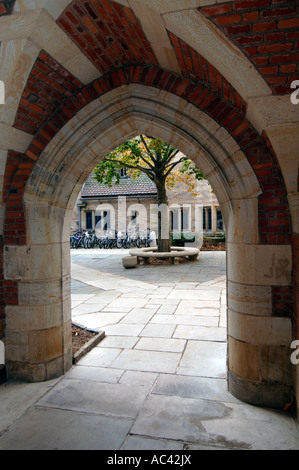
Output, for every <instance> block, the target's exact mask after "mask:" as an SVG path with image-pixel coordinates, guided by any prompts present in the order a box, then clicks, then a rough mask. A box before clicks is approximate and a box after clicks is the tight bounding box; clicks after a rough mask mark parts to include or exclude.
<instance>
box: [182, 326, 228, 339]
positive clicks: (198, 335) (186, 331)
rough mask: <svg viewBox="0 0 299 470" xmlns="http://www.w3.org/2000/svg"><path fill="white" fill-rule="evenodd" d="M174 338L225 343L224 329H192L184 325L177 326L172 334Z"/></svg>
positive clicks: (193, 327)
mask: <svg viewBox="0 0 299 470" xmlns="http://www.w3.org/2000/svg"><path fill="white" fill-rule="evenodd" d="M173 337H174V338H185V339H198V340H199V341H223V342H224V341H226V339H227V333H226V328H219V327H212V326H197V325H194V326H192V327H190V326H186V325H178V326H177V328H176V330H175V332H174V334H173Z"/></svg>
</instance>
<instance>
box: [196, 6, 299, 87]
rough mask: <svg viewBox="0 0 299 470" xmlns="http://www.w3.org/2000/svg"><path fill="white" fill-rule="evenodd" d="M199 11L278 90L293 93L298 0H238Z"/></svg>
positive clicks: (298, 51) (298, 68)
mask: <svg viewBox="0 0 299 470" xmlns="http://www.w3.org/2000/svg"><path fill="white" fill-rule="evenodd" d="M199 10H200V11H201V12H202V13H203V14H204V15H205V16H207V18H209V19H210V20H211V21H212V22H213V23H215V24H216V25H217V27H218V28H220V29H221V30H222V31H223V32H224V33H225V34H226V35H227V36H228V37H229V38H230V39H232V40H233V42H234V43H235V44H236V45H238V47H240V48H241V50H242V51H243V52H244V54H245V55H246V56H247V57H248V58H249V59H250V60H251V61H252V63H253V64H254V66H255V67H256V68H257V69H258V71H259V72H260V73H261V75H263V77H264V78H265V80H266V82H267V83H268V85H269V86H270V87H271V88H272V90H273V92H274V93H277V94H285V93H289V92H290V83H291V82H292V81H293V80H296V79H298V77H299V65H298V62H299V31H298V29H299V15H298V13H299V10H298V2H296V1H289V0H236V1H233V2H226V3H221V4H219V5H212V6H207V7H203V8H200V9H199Z"/></svg>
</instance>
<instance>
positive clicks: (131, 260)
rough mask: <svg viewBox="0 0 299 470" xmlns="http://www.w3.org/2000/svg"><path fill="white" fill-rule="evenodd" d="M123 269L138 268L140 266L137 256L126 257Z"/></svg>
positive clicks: (123, 260)
mask: <svg viewBox="0 0 299 470" xmlns="http://www.w3.org/2000/svg"><path fill="white" fill-rule="evenodd" d="M122 262H123V267H124V268H126V269H132V268H136V266H137V264H138V259H137V256H124V257H123V259H122Z"/></svg>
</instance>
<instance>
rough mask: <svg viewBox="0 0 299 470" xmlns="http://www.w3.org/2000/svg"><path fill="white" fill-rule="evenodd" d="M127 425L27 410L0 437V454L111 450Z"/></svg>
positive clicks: (79, 415)
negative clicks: (37, 451)
mask: <svg viewBox="0 0 299 470" xmlns="http://www.w3.org/2000/svg"><path fill="white" fill-rule="evenodd" d="M131 425H132V420H130V419H119V418H113V417H108V416H96V415H94V414H93V413H90V414H88V413H77V412H73V411H63V410H56V409H44V408H31V409H30V410H29V411H28V412H27V413H26V414H25V415H23V416H22V417H21V418H20V419H19V420H17V421H16V422H15V423H14V425H13V426H12V427H11V429H10V430H9V433H7V434H5V435H4V436H2V437H0V450H114V449H118V448H120V446H121V445H122V443H123V441H124V440H125V438H126V436H127V434H128V432H129V430H130V427H131Z"/></svg>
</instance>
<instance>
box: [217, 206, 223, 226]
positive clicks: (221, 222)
mask: <svg viewBox="0 0 299 470" xmlns="http://www.w3.org/2000/svg"><path fill="white" fill-rule="evenodd" d="M217 229H218V230H223V219H222V213H221V210H220V209H217Z"/></svg>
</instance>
